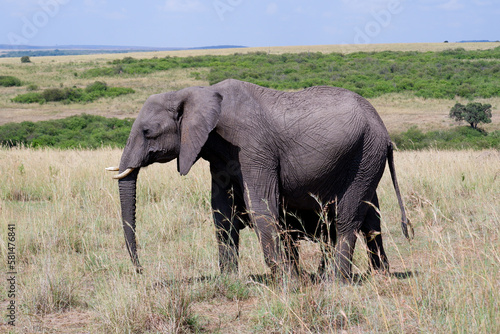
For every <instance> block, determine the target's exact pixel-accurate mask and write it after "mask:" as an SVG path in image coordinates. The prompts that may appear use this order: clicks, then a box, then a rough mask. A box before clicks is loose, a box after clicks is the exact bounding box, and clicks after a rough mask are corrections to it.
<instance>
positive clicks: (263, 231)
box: [245, 175, 286, 278]
mask: <svg viewBox="0 0 500 334" xmlns="http://www.w3.org/2000/svg"><path fill="white" fill-rule="evenodd" d="M248 179H250V180H252V181H253V182H252V184H246V187H245V188H246V189H245V200H246V204H247V207H248V208H249V213H250V218H251V220H252V222H253V224H254V227H255V232H256V233H257V237H258V238H259V242H260V244H261V247H262V251H263V253H264V260H265V261H266V264H267V265H268V267H269V268H271V272H272V274H273V277H274V278H278V276H279V274H280V273H282V272H284V271H286V269H285V266H284V262H285V260H284V258H283V256H282V252H281V247H280V238H279V234H278V216H279V215H278V202H279V200H278V198H279V196H278V186H277V184H276V182H271V181H266V180H272V179H273V178H272V177H269V176H267V177H266V176H263V175H260V177H258V176H257V177H252V178H248ZM274 180H275V178H274Z"/></svg>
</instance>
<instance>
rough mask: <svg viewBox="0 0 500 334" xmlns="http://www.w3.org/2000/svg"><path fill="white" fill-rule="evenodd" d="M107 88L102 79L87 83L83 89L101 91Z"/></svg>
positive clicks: (88, 91) (89, 91)
mask: <svg viewBox="0 0 500 334" xmlns="http://www.w3.org/2000/svg"><path fill="white" fill-rule="evenodd" d="M107 89H108V84H107V83H105V82H104V81H95V82H94V83H91V84H89V85H87V87H86V88H85V91H86V92H87V93H91V92H96V91H98V92H101V91H105V90H107Z"/></svg>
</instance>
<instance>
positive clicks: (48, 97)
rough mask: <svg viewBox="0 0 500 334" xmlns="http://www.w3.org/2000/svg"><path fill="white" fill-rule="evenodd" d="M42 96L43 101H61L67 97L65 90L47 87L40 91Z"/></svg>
mask: <svg viewBox="0 0 500 334" xmlns="http://www.w3.org/2000/svg"><path fill="white" fill-rule="evenodd" d="M42 97H43V98H44V99H45V101H54V102H57V101H62V100H65V99H66V98H67V91H64V90H62V89H59V88H49V89H46V90H44V91H43V92H42Z"/></svg>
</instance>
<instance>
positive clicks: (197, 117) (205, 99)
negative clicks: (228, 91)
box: [177, 87, 222, 175]
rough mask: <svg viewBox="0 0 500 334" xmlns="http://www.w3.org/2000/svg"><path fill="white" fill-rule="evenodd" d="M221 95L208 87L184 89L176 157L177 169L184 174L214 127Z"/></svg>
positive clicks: (219, 108) (218, 114)
mask: <svg viewBox="0 0 500 334" xmlns="http://www.w3.org/2000/svg"><path fill="white" fill-rule="evenodd" d="M221 102H222V96H221V95H220V94H219V93H217V92H214V91H212V90H210V89H206V88H202V87H193V88H188V89H186V97H185V98H184V99H183V100H182V103H181V106H180V108H181V110H180V114H181V115H182V116H181V121H180V134H181V145H180V146H181V147H180V151H179V158H178V159H177V169H178V171H179V173H180V174H181V175H186V174H187V173H188V172H189V170H190V169H191V167H192V166H193V164H194V163H195V161H196V158H197V157H198V155H199V154H200V151H201V148H202V147H203V145H205V143H206V141H207V139H208V135H209V134H210V132H211V131H212V130H213V129H214V128H215V127H216V125H217V122H218V121H219V116H220V112H221Z"/></svg>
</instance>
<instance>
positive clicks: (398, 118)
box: [0, 43, 500, 132]
mask: <svg viewBox="0 0 500 334" xmlns="http://www.w3.org/2000/svg"><path fill="white" fill-rule="evenodd" d="M499 45H500V43H440V44H425V43H423V44H374V45H333V46H304V47H299V46H297V47H277V48H246V49H223V50H191V51H171V52H154V53H147V52H146V53H132V54H127V55H126V56H125V55H120V54H110V55H87V56H68V57H66V56H61V57H36V58H33V59H32V63H31V64H21V63H20V60H19V59H17V58H5V59H0V73H1V74H2V75H11V76H14V77H16V78H19V79H21V81H23V82H24V83H26V84H35V85H37V86H38V87H39V88H40V89H46V88H60V87H61V85H62V86H63V87H73V86H76V87H86V86H87V85H89V84H91V83H93V82H94V81H96V80H100V81H106V82H107V84H108V85H109V86H113V87H126V88H132V89H134V90H135V91H136V93H135V94H132V95H126V96H120V97H118V98H114V99H111V100H109V99H104V100H102V99H101V100H98V101H95V102H93V103H88V104H83V105H82V104H71V105H61V104H57V103H47V104H44V105H36V106H32V105H20V104H18V103H14V102H12V101H11V99H13V98H14V97H16V96H17V95H19V94H23V93H26V87H25V86H23V87H0V124H6V123H8V122H20V121H23V120H30V121H37V120H46V119H56V118H64V117H67V116H71V115H75V114H81V113H87V114H95V115H101V116H108V117H109V116H114V117H120V118H127V117H134V116H135V115H136V114H137V112H138V110H139V109H140V107H141V105H142V103H143V102H144V100H145V99H146V98H147V97H148V96H149V95H151V94H153V93H159V92H164V91H169V90H176V89H180V88H183V87H186V86H194V85H208V79H207V78H206V76H207V75H205V74H206V73H207V71H208V69H199V68H185V69H178V68H177V69H172V70H167V71H159V72H154V73H151V74H148V75H127V76H115V77H108V76H107V77H97V78H85V77H82V76H81V75H80V74H81V73H83V72H85V71H86V70H89V69H93V68H96V67H105V66H109V65H108V62H109V61H113V60H118V59H123V58H124V57H133V58H136V59H144V58H146V59H151V58H153V57H158V58H161V57H166V56H172V57H173V56H180V57H186V56H196V55H205V54H210V55H231V54H234V53H249V52H267V53H270V54H283V53H289V52H292V53H293V52H297V53H298V52H323V53H328V52H340V53H352V52H372V51H387V50H393V51H421V52H425V51H441V50H447V49H454V48H458V47H460V48H464V49H466V50H485V49H493V48H495V47H498V46H499ZM75 73H76V76H75ZM195 73H198V74H199V75H193V74H195ZM370 101H371V102H372V103H373V104H374V105H375V107H376V108H377V110H378V111H379V113H380V114H381V115H382V117H383V118H384V121H385V122H386V125H387V126H388V128H389V131H390V132H401V131H404V130H407V129H408V128H409V127H411V126H412V125H419V127H420V128H421V129H423V130H430V129H443V128H448V127H449V126H450V125H452V126H454V125H455V124H454V123H453V122H452V121H451V120H450V119H448V117H447V115H448V113H449V110H450V108H451V107H452V106H453V105H454V103H455V102H461V103H466V99H463V98H458V99H456V101H452V100H446V99H424V98H420V97H415V96H414V95H412V94H407V93H397V94H396V93H391V94H385V95H382V96H380V97H376V98H372V99H370ZM477 101H478V102H482V103H490V104H492V105H493V122H492V123H491V124H489V125H486V126H485V129H486V130H497V129H500V113H499V109H498V108H500V98H498V97H493V98H488V99H477Z"/></svg>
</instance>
